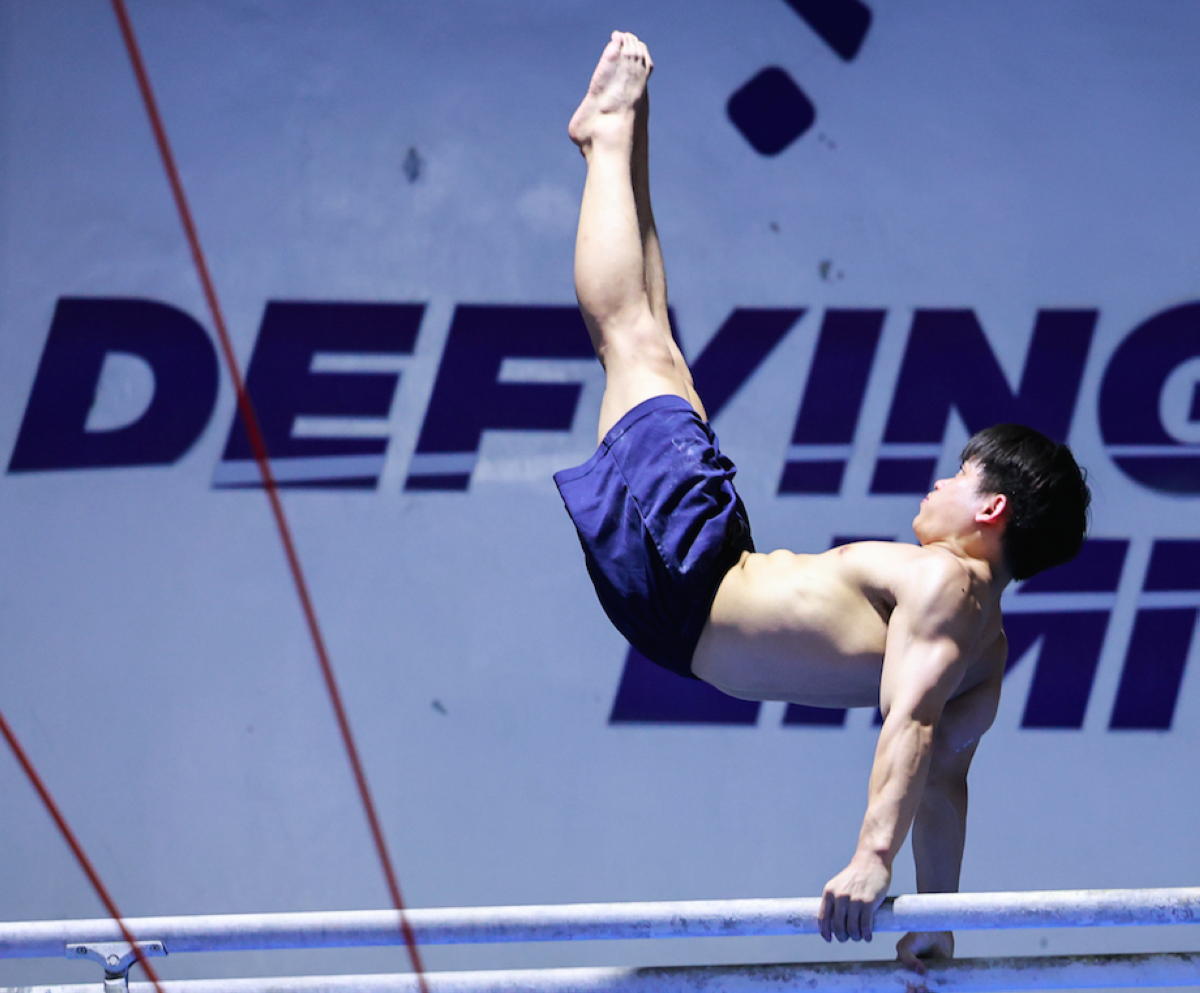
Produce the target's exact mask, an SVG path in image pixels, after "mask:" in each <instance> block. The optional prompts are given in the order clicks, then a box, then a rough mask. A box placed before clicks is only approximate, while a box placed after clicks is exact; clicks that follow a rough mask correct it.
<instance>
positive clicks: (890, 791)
mask: <svg viewBox="0 0 1200 993" xmlns="http://www.w3.org/2000/svg"><path fill="white" fill-rule="evenodd" d="M933 734H934V728H933V726H932V725H930V724H928V723H926V722H924V721H921V720H919V719H917V718H916V717H914V716H912V715H911V714H903V713H897V712H896V711H893V712H892V713H891V714H889V715H888V718H887V720H886V721H884V725H883V728H882V730H881V731H880V733H879V744H878V746H877V747H876V750H875V762H874V764H873V765H872V767H871V781H870V786H869V799H868V802H867V813H866V816H865V817H864V818H863V825H862V830H861V831H860V832H859V838H858V853H857V854H858V855H859V856H860V857H865V856H873V857H875V858H878V859H879V860H880V861H882V863H883V864H884V865H885V866H887V868H888V869H889V870H890V869H891V867H892V862H893V861H894V860H895V858H896V854H897V853H898V852H899V851H900V846H901V845H903V844H904V839H905V837H906V836H907V834H908V829H909V826H910V825H911V824H912V823H913V818H914V817H915V816H916V812H917V808H918V805H919V803H920V799H921V793H922V788H923V785H924V782H925V778H926V773H927V770H928V767H929V758H930V753H931V751H932V742H933Z"/></svg>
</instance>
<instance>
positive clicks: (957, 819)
mask: <svg viewBox="0 0 1200 993" xmlns="http://www.w3.org/2000/svg"><path fill="white" fill-rule="evenodd" d="M966 837H967V778H966V775H965V774H959V773H956V772H950V773H945V772H942V771H940V770H938V769H937V768H936V766H935V767H934V768H931V769H930V772H929V775H928V777H927V779H926V783H925V792H924V794H923V795H922V797H921V804H920V806H919V807H918V808H917V816H916V819H915V820H914V822H913V839H912V848H913V862H914V863H915V864H916V869H917V891H918V892H920V893H957V892H958V881H959V873H960V872H961V870H962V859H963V849H964V846H965V843H966Z"/></svg>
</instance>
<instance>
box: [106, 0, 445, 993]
mask: <svg viewBox="0 0 1200 993" xmlns="http://www.w3.org/2000/svg"><path fill="white" fill-rule="evenodd" d="M112 6H113V11H114V12H115V13H116V15H117V22H118V23H119V24H120V27H121V36H122V37H123V38H124V39H125V47H126V49H127V50H128V52H129V61H130V62H131V63H132V65H133V73H134V75H135V76H136V77H137V84H138V89H139V90H140V91H141V94H142V101H143V102H144V103H145V105H146V114H147V116H148V117H149V118H150V127H151V128H152V129H153V131H154V140H155V142H156V143H157V145H158V152H159V155H161V156H162V161H163V168H164V169H165V170H166V173H167V181H168V182H169V183H170V184H171V193H172V194H173V196H174V198H175V206H176V208H177V209H178V211H179V219H180V221H181V222H182V224H183V230H184V233H185V234H186V236H187V241H188V246H189V247H190V248H191V252H192V260H193V261H194V262H195V264H196V272H197V274H198V275H199V277H200V285H201V287H202V289H203V290H204V298H205V300H206V301H207V302H208V309H209V312H210V313H211V314H212V320H213V326H214V327H215V328H216V331H217V338H218V339H219V341H220V345H221V351H222V353H223V354H224V357H225V365H226V367H227V368H228V370H229V375H230V378H231V379H232V380H233V388H234V391H235V392H236V394H237V406H238V411H239V412H240V413H241V416H242V422H243V423H244V424H245V425H246V434H247V435H248V436H249V439H250V448H251V450H252V451H253V453H254V461H255V462H256V463H258V471H259V474H260V475H261V476H262V483H263V489H264V490H265V491H266V494H267V500H268V501H269V502H270V505H271V513H272V514H273V515H274V517H275V525H276V527H277V529H278V531H279V538H280V541H282V543H283V551H284V554H285V555H286V556H287V562H288V568H289V569H290V570H291V574H292V580H293V582H294V583H295V586H296V593H297V595H298V596H299V597H300V606H301V608H302V610H303V611H304V619H305V622H306V623H307V625H308V632H309V635H310V636H311V637H312V642H313V648H314V649H315V650H316V653H317V660H318V661H319V662H320V666H321V674H322V676H323V677H324V679H325V688H326V689H327V690H328V692H329V700H330V703H331V704H332V705H333V710H334V714H335V715H336V717H337V723H338V729H339V730H340V731H341V734H342V741H343V743H344V744H345V746H346V755H347V757H348V758H349V760H350V766H351V768H352V769H353V771H354V781H355V783H356V785H357V786H358V792H359V796H360V797H361V798H362V804H363V811H364V812H365V814H366V817H367V823H368V825H369V826H370V829H371V837H372V838H373V839H374V841H375V850H376V852H377V853H378V855H379V861H380V864H381V865H382V867H383V874H384V876H385V878H386V882H387V888H388V893H389V894H390V896H391V898H392V903H393V904H394V906H395V907H396V910H397V912H398V913H399V915H400V930H401V933H402V934H403V935H404V943H405V945H406V946H408V954H409V957H410V958H411V959H412V964H413V970H414V971H415V972H416V975H417V982H418V984H419V985H420V988H421V990H422V993H428V987H427V986H426V984H425V976H424V972H425V970H424V968H423V967H422V965H421V956H420V952H419V951H418V949H417V938H416V935H415V934H414V933H413V930H412V926H411V924H409V921H408V917H407V915H406V914H405V912H404V900H403V898H402V897H401V895H400V884H399V882H398V881H397V879H396V872H395V870H394V869H393V868H392V859H391V856H390V855H389V854H388V849H387V842H386V840H385V839H384V836H383V828H382V827H381V826H380V823H379V817H378V815H377V814H376V812H375V803H374V801H373V800H372V799H371V791H370V789H369V788H368V786H367V776H366V773H365V772H364V771H363V765H362V762H361V760H360V759H359V755H358V748H357V747H356V746H355V744H354V736H353V734H352V733H351V731H350V721H349V719H348V718H347V716H346V709H345V707H344V706H343V705H342V695H341V693H340V692H339V690H338V685H337V680H336V678H335V677H334V672H333V665H332V663H331V662H330V660H329V653H328V651H326V648H325V639H324V637H323V636H322V634H321V628H320V625H319V624H318V623H317V614H316V611H315V610H314V608H313V604H312V598H311V597H310V596H309V592H308V583H307V582H306V581H305V578H304V571H303V570H302V569H301V567H300V558H299V556H298V555H297V554H296V546H295V543H294V542H293V541H292V532H291V528H290V527H289V526H288V522H287V518H286V517H285V516H284V513H283V504H282V502H281V501H280V499H279V492H278V488H277V487H276V484H275V477H274V475H273V474H272V472H271V464H270V462H269V460H268V458H267V446H266V442H265V441H264V440H263V435H262V430H261V428H260V427H259V424H258V417H257V415H256V414H255V411H254V405H253V403H251V401H250V396H249V394H247V392H246V387H245V384H244V382H243V380H242V374H241V370H240V368H239V366H238V362H237V356H236V355H235V354H234V351H233V343H232V341H231V340H230V337H229V332H228V331H227V330H226V327H225V319H224V317H223V316H222V313H221V306H220V304H219V303H218V301H217V293H216V290H215V289H214V288H213V282H212V278H211V277H210V275H209V271H208V264H207V263H206V261H205V258H204V253H203V251H202V250H201V248H200V237H199V235H198V234H197V233H196V225H195V223H194V222H193V220H192V212H191V210H190V209H189V207H188V202H187V197H186V196H185V195H184V192H183V183H182V182H181V181H180V178H179V170H178V169H177V168H176V166H175V157H174V155H173V154H172V153H171V146H170V143H169V142H168V141H167V133H166V129H165V128H164V127H163V123H162V118H161V116H160V115H159V112H158V104H157V103H156V101H155V99H154V93H153V91H152V90H151V88H150V77H149V76H148V75H147V73H146V66H145V64H144V63H143V61H142V54H141V50H140V49H139V48H138V43H137V38H136V37H135V36H134V33H133V24H132V23H131V21H130V19H129V13H128V11H127V10H126V9H125V0H112Z"/></svg>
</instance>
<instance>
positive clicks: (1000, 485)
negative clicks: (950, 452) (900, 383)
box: [962, 424, 1092, 579]
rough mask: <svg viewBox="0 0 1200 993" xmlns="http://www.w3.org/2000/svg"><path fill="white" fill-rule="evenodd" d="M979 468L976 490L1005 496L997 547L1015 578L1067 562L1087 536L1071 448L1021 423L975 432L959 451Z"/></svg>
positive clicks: (1082, 488)
mask: <svg viewBox="0 0 1200 993" xmlns="http://www.w3.org/2000/svg"><path fill="white" fill-rule="evenodd" d="M962 461H963V462H975V463H976V464H977V465H978V466H979V469H980V473H979V490H980V492H984V493H1003V494H1004V495H1005V496H1006V497H1008V506H1009V518H1008V522H1007V525H1006V526H1005V529H1004V537H1003V539H1002V544H1003V548H1004V557H1005V559H1006V561H1007V563H1008V567H1009V569H1010V570H1011V571H1012V574H1013V577H1014V578H1015V579H1028V578H1029V577H1030V576H1035V575H1037V574H1038V573H1039V572H1041V571H1042V570H1043V569H1049V568H1050V567H1051V566H1056V565H1061V564H1062V563H1064V562H1069V561H1070V560H1071V559H1073V558H1074V557H1075V556H1076V554H1077V553H1078V552H1079V549H1080V548H1082V547H1083V542H1084V539H1085V538H1086V537H1087V527H1088V506H1089V505H1090V504H1091V502H1092V494H1091V491H1090V490H1089V489H1088V485H1087V478H1086V473H1085V472H1084V470H1082V469H1081V468H1080V467H1079V465H1078V463H1076V461H1075V457H1074V456H1073V455H1072V454H1071V449H1069V448H1068V447H1067V446H1066V445H1060V444H1058V443H1057V442H1054V441H1051V440H1050V439H1049V438H1047V437H1046V436H1045V435H1044V434H1042V433H1041V432H1040V431H1035V430H1034V429H1033V428H1028V427H1025V426H1024V425H1023V424H997V425H996V426H995V427H990V428H987V429H985V430H983V431H980V432H979V433H978V434H977V435H975V436H974V437H973V438H972V439H971V440H970V441H968V442H967V447H966V448H964V449H963V453H962Z"/></svg>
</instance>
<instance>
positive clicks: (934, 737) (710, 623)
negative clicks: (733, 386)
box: [555, 32, 1089, 970]
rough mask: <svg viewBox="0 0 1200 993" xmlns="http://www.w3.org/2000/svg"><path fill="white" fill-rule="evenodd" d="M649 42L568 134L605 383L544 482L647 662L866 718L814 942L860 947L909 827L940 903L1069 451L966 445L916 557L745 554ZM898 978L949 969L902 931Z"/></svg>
mask: <svg viewBox="0 0 1200 993" xmlns="http://www.w3.org/2000/svg"><path fill="white" fill-rule="evenodd" d="M652 68H653V64H652V63H651V60H650V54H649V52H648V51H647V49H646V46H645V45H644V44H642V43H641V42H640V41H638V39H637V38H635V37H634V36H633V35H631V34H623V33H620V32H614V33H613V36H612V40H611V41H610V42H609V44H608V46H607V47H606V48H605V50H604V53H603V55H601V57H600V64H599V65H598V66H597V68H596V72H595V75H594V76H593V77H592V81H591V85H590V86H589V88H588V92H587V95H586V96H585V97H584V99H583V103H582V104H580V106H579V109H578V110H577V111H576V112H575V115H574V116H573V117H572V119H571V123H570V127H569V132H570V135H571V138H572V140H574V141H575V143H576V144H577V145H578V146H579V147H580V149H581V151H582V152H583V155H584V158H585V159H586V160H587V181H586V184H585V186H584V192H583V204H582V208H581V211H580V217H579V233H578V238H577V241H576V245H575V289H576V293H577V294H578V297H579V306H580V309H581V310H582V311H583V316H584V319H585V321H586V323H587V327H588V331H589V332H590V334H591V338H592V343H593V345H594V346H595V348H596V354H597V356H598V357H599V359H600V362H601V363H602V365H603V366H604V370H605V373H606V388H605V392H604V399H603V401H602V404H601V407H600V430H599V436H600V439H601V441H600V447H599V449H598V451H597V452H596V454H595V455H594V456H593V457H592V458H591V459H590V460H588V461H587V462H586V463H584V464H583V465H582V466H579V467H577V468H575V469H568V470H565V471H563V472H560V473H558V474H557V475H556V476H555V481H556V483H557V484H558V487H559V491H560V492H561V494H562V497H563V500H564V502H565V504H566V506H567V510H568V512H569V513H570V515H571V517H572V519H573V521H574V522H575V525H576V528H577V530H578V532H579V536H580V540H581V542H582V544H583V547H584V552H585V558H586V561H587V567H588V572H589V573H590V574H591V577H592V580H593V582H594V584H595V587H596V592H597V593H598V595H599V597H600V601H601V603H602V604H603V606H604V609H605V611H606V612H607V613H608V615H609V617H610V618H611V619H612V621H613V623H614V624H615V625H616V627H617V628H618V629H619V630H620V631H621V633H622V634H624V635H625V637H626V638H628V640H629V641H630V643H632V644H633V645H634V647H636V648H637V649H638V650H639V651H640V652H641V653H642V654H643V655H645V656H646V657H647V658H649V659H650V660H652V661H654V662H656V663H658V664H659V665H661V666H664V667H665V668H667V669H670V670H671V671H673V672H676V673H679V674H681V675H684V676H691V677H695V678H698V679H702V680H704V681H705V682H707V683H711V684H712V685H713V686H715V687H717V688H718V689H720V690H723V691H724V692H726V693H728V694H730V695H732V696H735V697H741V698H743V699H750V700H787V701H790V702H795V703H802V704H808V705H809V706H817V707H873V706H875V705H876V704H878V705H879V707H880V709H881V711H882V712H883V715H884V721H883V727H882V730H881V731H880V733H879V743H878V747H877V749H876V752H875V760H874V765H873V766H872V769H871V777H870V783H869V789H868V803H867V812H866V816H865V818H864V819H863V825H862V830H861V832H860V834H859V838H858V846H857V849H856V851H855V853H854V857H853V858H852V859H851V860H850V864H849V865H848V866H847V867H846V868H845V869H843V870H842V871H841V872H839V873H838V874H837V875H836V876H834V877H833V879H831V880H830V881H829V882H828V883H827V884H826V886H825V891H824V898H823V901H822V908H821V933H822V934H823V935H824V937H825V939H826V940H830V939H831V938H832V937H834V936H836V937H837V938H838V939H839V940H841V941H845V940H846V939H847V938H852V939H854V940H859V939H866V940H870V938H871V928H872V921H873V917H874V914H875V911H876V909H877V908H878V907H879V905H880V903H881V902H882V901H883V898H884V896H885V895H886V894H887V890H888V884H889V882H890V881H891V874H892V862H893V860H894V859H895V857H896V853H897V852H898V851H899V849H900V846H901V844H902V843H903V841H904V838H905V836H906V835H907V833H908V830H909V827H910V826H911V827H912V829H913V856H914V860H915V862H916V870H917V886H918V888H919V889H920V891H921V892H950V891H956V890H957V889H958V880H959V869H960V865H961V862H962V853H963V841H964V835H965V828H966V812H967V782H966V776H967V768H968V766H970V764H971V758H972V756H973V755H974V753H975V748H976V746H977V744H978V743H979V739H980V736H981V735H982V734H983V733H984V732H985V731H986V730H987V729H988V728H989V727H990V726H991V723H992V721H993V719H994V718H995V715H996V708H997V704H998V701H999V697H1000V682H1001V678H1002V677H1003V674H1004V661H1005V656H1006V653H1007V646H1006V643H1005V638H1004V630H1003V628H1002V626H1001V617H1000V594H1001V592H1002V591H1003V589H1004V587H1005V586H1006V585H1007V584H1008V582H1009V580H1011V579H1014V578H1016V579H1024V578H1026V577H1028V576H1031V575H1034V574H1035V573H1037V572H1040V571H1041V570H1043V569H1046V568H1049V567H1050V566H1053V565H1058V564H1060V563H1062V562H1066V561H1067V560H1069V559H1071V558H1072V557H1073V556H1074V555H1075V554H1076V552H1078V551H1079V548H1080V546H1081V545H1082V544H1083V540H1084V534H1085V531H1086V526H1087V507H1088V502H1089V493H1088V489H1087V485H1086V484H1085V482H1084V479H1083V475H1082V473H1081V471H1080V469H1079V467H1078V466H1077V465H1076V463H1075V460H1074V458H1073V457H1072V456H1071V453H1070V451H1069V450H1068V449H1067V447H1066V446H1065V445H1058V444H1055V443H1054V442H1052V441H1050V440H1049V439H1048V438H1046V437H1044V436H1043V435H1041V434H1039V433H1038V432H1036V431H1033V430H1032V429H1030V428H1024V427H1020V426H1017V425H999V426H997V427H994V428H990V429H988V430H986V431H983V432H980V433H979V434H978V435H976V436H975V437H974V438H972V439H971V441H970V442H969V443H968V445H967V447H966V449H965V450H964V452H963V456H962V469H961V470H960V471H959V473H958V474H957V475H956V476H954V477H953V478H950V479H943V480H939V481H938V482H937V483H936V485H935V486H934V489H933V492H931V493H930V494H929V495H928V496H927V497H925V499H924V500H922V501H921V507H920V510H919V512H918V514H917V516H916V519H915V520H914V521H913V530H914V531H915V533H916V536H917V538H918V540H919V541H920V546H915V545H908V544H900V543H892V542H873V541H872V542H860V543H856V544H851V545H845V546H842V547H840V548H836V549H833V550H831V551H827V552H824V553H823V554H819V555H797V554H793V553H792V552H788V551H776V552H771V553H770V554H769V555H762V554H758V553H756V552H755V551H754V545H753V542H752V541H751V538H750V527H749V524H748V522H747V520H746V514H745V510H744V508H743V507H742V503H741V500H740V499H739V498H738V496H737V494H736V493H735V492H734V489H733V484H732V479H733V475H734V466H733V463H732V462H730V461H729V459H727V458H726V457H725V456H723V455H722V454H720V451H719V449H718V447H717V439H716V437H715V435H714V434H713V433H712V431H711V429H710V428H709V426H708V423H707V416H706V414H705V411H704V405H703V404H702V403H701V401H700V397H698V396H697V395H696V391H695V389H694V387H693V385H692V377H691V374H690V373H689V371H688V368H687V365H686V364H685V362H684V359H683V355H682V354H681V353H680V351H679V349H678V347H677V346H676V344H675V342H674V340H673V339H672V337H671V332H670V328H669V326H668V323H667V291H666V280H665V277H664V274H663V262H662V253H661V251H660V249H659V243H658V236H657V234H656V232H655V228H654V219H653V216H652V214H651V211H650V186H649V177H648V169H649V158H648V148H647V121H648V114H649V106H648V97H647V93H646V82H647V80H648V78H649V76H650V72H651V69H652ZM897 947H898V950H899V953H900V958H901V959H902V960H903V961H904V962H905V963H906V964H908V965H909V966H911V967H912V968H915V969H918V970H920V969H921V968H922V966H921V963H920V959H921V958H924V957H927V956H949V955H952V954H953V949H954V939H953V935H951V934H950V933H949V932H938V933H927V932H923V933H916V934H908V935H906V936H905V937H904V938H902V939H901V940H900V943H899V945H898V946H897Z"/></svg>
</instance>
